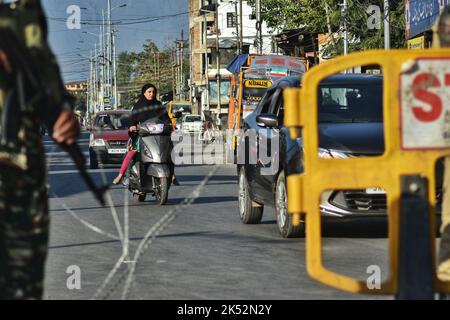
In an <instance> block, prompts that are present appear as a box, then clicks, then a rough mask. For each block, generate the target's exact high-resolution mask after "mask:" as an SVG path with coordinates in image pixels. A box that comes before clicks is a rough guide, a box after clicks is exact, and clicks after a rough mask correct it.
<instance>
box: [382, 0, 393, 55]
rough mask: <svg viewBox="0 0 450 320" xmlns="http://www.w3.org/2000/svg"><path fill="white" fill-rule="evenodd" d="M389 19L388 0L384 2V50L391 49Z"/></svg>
mask: <svg viewBox="0 0 450 320" xmlns="http://www.w3.org/2000/svg"><path fill="white" fill-rule="evenodd" d="M390 23H391V18H390V14H389V0H384V49H385V50H389V49H390V48H391V32H390Z"/></svg>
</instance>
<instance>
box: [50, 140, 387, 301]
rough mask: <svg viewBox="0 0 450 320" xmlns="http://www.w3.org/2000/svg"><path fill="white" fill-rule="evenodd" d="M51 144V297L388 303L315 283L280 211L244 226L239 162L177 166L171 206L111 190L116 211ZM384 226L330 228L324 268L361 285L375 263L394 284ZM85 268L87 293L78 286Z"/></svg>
mask: <svg viewBox="0 0 450 320" xmlns="http://www.w3.org/2000/svg"><path fill="white" fill-rule="evenodd" d="M88 140H89V136H88V135H87V134H86V133H85V134H83V136H82V139H81V140H80V141H81V145H82V147H83V149H84V151H85V152H86V153H87V148H88ZM45 144H46V151H47V155H48V165H49V168H48V169H49V183H50V185H51V193H50V209H51V210H50V214H51V236H50V250H49V256H48V260H47V267H46V282H45V298H46V299H91V298H95V299H120V298H122V297H124V298H126V299H175V300H178V299H200V300H202V299H213V300H229V299H245V300H248V299H250V300H253V299H257V300H259V299H270V300H279V299H360V298H364V299H373V298H379V297H380V296H372V295H370V296H368V295H366V296H361V295H353V294H349V293H345V292H341V291H338V290H335V289H333V288H330V287H327V286H325V285H322V284H320V283H318V282H316V281H314V280H312V279H311V278H310V277H309V276H308V275H307V273H306V267H305V239H302V238H300V239H283V238H281V237H280V235H279V234H278V231H277V227H276V222H275V216H274V210H273V209H271V208H265V212H264V218H263V221H262V223H261V224H260V225H244V224H242V223H241V221H240V219H239V214H238V206H237V176H236V171H235V168H234V167H233V166H230V165H182V166H178V167H177V168H176V173H177V176H178V179H179V181H180V183H181V186H178V187H172V188H171V190H170V194H169V201H168V204H167V205H166V206H159V205H157V204H156V203H155V202H154V200H153V199H151V198H148V199H147V200H146V201H145V202H144V203H139V202H137V201H136V200H134V199H132V197H131V196H130V194H129V193H128V192H127V191H125V190H124V189H123V187H122V186H113V187H112V188H111V191H110V193H109V194H110V197H109V200H110V201H109V206H108V207H104V208H103V207H101V206H100V205H99V204H98V203H97V202H96V201H95V199H94V198H93V196H92V195H91V193H90V192H89V191H87V189H86V187H85V185H84V182H83V181H82V180H81V179H80V177H79V175H78V174H77V172H76V170H74V166H73V165H72V163H71V161H70V159H69V158H68V157H67V155H65V154H64V153H63V152H61V150H59V149H58V148H57V147H55V146H54V144H53V143H52V142H51V141H48V140H46V142H45ZM90 172H91V174H92V175H93V177H94V178H95V179H96V181H97V182H99V183H100V182H101V181H102V179H105V180H106V181H108V182H111V181H112V180H113V178H114V177H115V175H116V174H117V172H118V166H105V168H103V169H99V170H91V171H90ZM115 217H116V219H115ZM127 217H128V218H127ZM119 230H120V232H119ZM386 230H387V225H386V221H383V220H376V221H374V220H370V221H369V220H367V219H366V220H360V221H354V222H347V223H342V222H337V223H336V222H330V223H326V225H325V226H324V258H325V265H326V266H327V267H329V268H330V269H332V270H334V271H338V272H342V273H344V274H347V275H351V276H355V277H358V278H360V279H363V280H366V279H367V277H368V276H369V275H370V274H368V273H367V268H368V267H369V266H371V265H376V266H379V268H380V270H381V276H382V278H383V279H386V278H387V276H388V256H387V254H388V253H387V239H386ZM120 233H122V234H123V235H124V236H123V237H121V235H120ZM121 238H122V239H129V241H125V240H124V241H121ZM126 248H128V250H126ZM123 253H125V254H124V255H123ZM127 253H128V254H127ZM122 255H123V257H122ZM121 257H122V258H123V259H121ZM71 266H72V267H73V266H76V267H75V269H70V267H71ZM78 267H79V271H80V282H79V283H80V286H81V288H80V289H77V288H73V286H70V284H74V283H76V282H73V279H74V278H73V277H72V276H73V275H74V274H76V271H75V273H74V271H73V270H78V269H77V268H78ZM115 267H116V268H115ZM68 268H69V269H68ZM68 282H69V286H68V285H67V284H68ZM68 287H70V288H71V289H70V288H68ZM381 298H386V299H391V297H390V296H381Z"/></svg>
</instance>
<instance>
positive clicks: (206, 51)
mask: <svg viewBox="0 0 450 320" xmlns="http://www.w3.org/2000/svg"><path fill="white" fill-rule="evenodd" d="M203 19H204V24H205V27H204V28H203V29H204V30H203V34H204V39H205V42H204V44H205V82H206V108H207V110H208V111H209V79H208V73H209V71H208V44H207V40H208V37H207V33H206V26H207V25H208V23H207V19H206V14H204V15H203Z"/></svg>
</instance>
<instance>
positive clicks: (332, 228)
mask: <svg viewBox="0 0 450 320" xmlns="http://www.w3.org/2000/svg"><path fill="white" fill-rule="evenodd" d="M387 236H388V221H387V218H383V217H377V218H353V219H351V220H350V219H345V220H344V219H342V220H339V219H323V223H322V237H325V238H387Z"/></svg>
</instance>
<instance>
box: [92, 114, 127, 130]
mask: <svg viewBox="0 0 450 320" xmlns="http://www.w3.org/2000/svg"><path fill="white" fill-rule="evenodd" d="M129 125H130V117H129V114H124V113H117V114H100V115H97V117H96V118H95V122H94V126H95V128H96V129H97V130H101V131H108V130H127V129H128V126H129Z"/></svg>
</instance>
